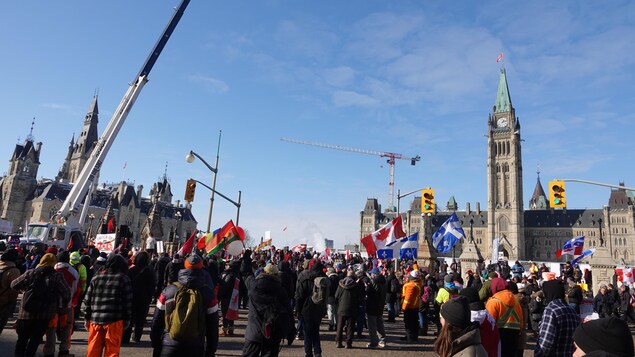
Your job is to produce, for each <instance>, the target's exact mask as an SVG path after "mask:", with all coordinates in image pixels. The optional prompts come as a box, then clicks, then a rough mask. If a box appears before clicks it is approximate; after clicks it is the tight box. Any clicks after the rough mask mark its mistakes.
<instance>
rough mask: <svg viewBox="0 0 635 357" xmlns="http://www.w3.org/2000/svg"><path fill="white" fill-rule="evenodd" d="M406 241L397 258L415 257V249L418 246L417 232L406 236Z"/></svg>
mask: <svg viewBox="0 0 635 357" xmlns="http://www.w3.org/2000/svg"><path fill="white" fill-rule="evenodd" d="M406 239H407V241H406V242H405V243H404V244H403V245H402V246H401V249H400V250H399V259H417V249H418V248H419V232H416V233H415V234H413V235H411V236H410V237H408V238H406Z"/></svg>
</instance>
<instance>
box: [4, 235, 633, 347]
mask: <svg viewBox="0 0 635 357" xmlns="http://www.w3.org/2000/svg"><path fill="white" fill-rule="evenodd" d="M0 252H1V256H0V333H2V330H3V329H4V328H5V327H6V325H7V322H8V321H9V319H11V317H12V316H13V315H14V314H15V312H16V310H17V320H16V323H15V329H16V333H17V342H16V345H15V356H19V357H22V356H35V354H36V352H37V350H38V348H39V347H40V345H41V343H42V342H43V340H44V344H43V347H42V354H43V355H44V356H46V357H48V356H54V355H55V352H56V349H57V352H58V356H60V357H64V356H69V355H70V354H69V351H70V347H71V341H72V340H71V337H72V334H73V332H74V331H75V330H77V329H79V328H81V323H80V322H81V321H83V325H84V328H85V329H86V331H87V332H88V346H87V352H86V355H87V356H89V357H93V356H95V357H97V356H101V355H102V354H103V355H104V356H117V355H118V354H119V351H120V348H121V345H125V344H129V343H136V342H139V341H140V340H141V339H142V337H143V334H144V328H145V327H148V321H147V320H148V315H149V313H150V310H151V307H152V306H155V308H154V311H153V314H152V316H151V321H150V323H149V326H150V334H149V339H150V340H151V342H152V354H153V356H156V357H160V356H164V357H168V356H177V355H188V356H193V357H194V356H201V357H203V356H204V357H211V356H215V354H216V350H217V348H218V344H219V338H221V337H224V336H234V335H236V332H235V325H234V323H235V321H236V320H237V319H238V309H240V308H242V309H247V323H246V328H245V332H244V338H245V343H244V346H243V355H244V356H273V357H275V356H277V355H278V353H279V351H280V350H281V347H282V346H283V345H284V344H289V345H290V344H293V343H294V342H295V343H302V344H303V346H304V354H305V356H306V357H320V356H322V355H323V353H322V343H328V342H325V341H322V335H321V334H320V329H321V328H326V329H328V331H334V332H335V348H343V349H349V348H353V347H357V348H360V347H362V348H368V349H385V348H386V347H387V346H390V344H391V343H396V342H397V341H391V340H390V338H389V337H388V336H387V334H386V324H393V325H395V326H397V328H398V329H399V330H401V331H403V335H402V336H401V337H400V340H401V341H403V342H400V343H407V344H420V343H422V342H421V339H420V337H421V336H429V335H434V337H435V338H434V346H433V348H434V351H435V352H436V353H437V354H438V355H439V356H442V357H446V356H489V357H492V356H504V357H507V356H510V357H511V356H522V355H523V353H524V351H525V350H527V349H529V348H530V347H529V343H530V342H535V347H534V355H535V356H584V355H588V356H633V353H634V352H633V340H632V336H631V332H630V329H629V326H628V324H627V321H628V320H630V321H631V322H635V314H634V313H633V307H634V306H635V295H631V294H630V292H629V287H628V286H626V285H621V286H620V287H619V289H616V288H614V286H613V285H611V284H609V285H607V286H600V287H599V289H598V293H597V294H596V295H595V296H594V297H593V296H592V289H587V287H588V285H586V284H584V282H585V281H586V280H585V278H588V274H590V272H588V271H587V272H581V271H580V270H579V269H578V268H577V267H572V266H571V265H570V264H567V265H565V267H564V268H563V269H562V272H561V274H559V276H556V277H555V278H553V279H550V280H546V279H543V274H542V273H544V272H547V271H548V269H547V267H546V266H544V265H543V266H541V267H538V266H536V265H535V264H533V263H532V264H530V266H529V267H528V268H527V269H525V268H524V267H523V265H521V264H520V263H518V262H516V263H515V264H513V265H512V266H511V267H510V265H508V264H507V262H506V261H501V262H498V263H496V264H491V265H489V266H484V265H483V266H482V269H480V270H479V271H471V270H468V271H466V272H464V273H463V272H462V271H461V266H460V264H459V263H457V262H454V263H453V264H451V265H449V266H448V265H446V264H442V263H441V262H436V263H435V264H431V265H430V266H429V267H419V265H418V263H417V262H416V261H413V260H377V259H372V258H371V259H369V258H362V257H361V256H360V255H354V256H352V257H346V256H344V255H341V254H332V255H330V256H325V255H323V254H320V253H314V252H313V253H312V252H292V251H289V250H275V249H265V250H262V251H258V252H253V251H251V250H249V249H247V250H245V251H244V252H243V253H242V254H241V255H240V256H238V257H227V256H224V255H223V254H214V255H206V254H204V252H192V253H191V254H186V255H185V256H179V254H174V255H173V256H169V255H168V254H166V253H162V254H155V253H154V252H147V251H139V252H133V251H129V250H127V249H125V248H122V249H119V250H118V251H115V252H112V253H109V254H106V253H104V252H99V251H98V250H97V249H95V248H94V247H89V248H88V249H83V250H81V251H75V252H69V251H65V250H60V251H58V249H57V248H55V247H49V248H47V247H44V246H41V245H36V246H34V247H32V248H31V249H26V247H15V248H13V247H3V246H0ZM20 296H21V299H19V297H20ZM585 301H592V302H593V303H592V306H593V310H594V312H595V313H596V314H597V316H596V317H598V318H597V319H594V320H592V321H589V322H584V323H581V315H580V314H581V305H582V304H583V303H584V302H585ZM18 302H20V306H19V308H18V309H16V307H17V306H16V305H17V303H18ZM399 316H401V317H403V329H401V327H398V325H396V324H397V323H398V322H397V321H398V320H397V317H399ZM384 317H386V318H385V319H384ZM430 327H432V330H433V331H432V330H431V329H430ZM361 341H363V342H362V344H361V345H360V342H361ZM354 342H356V343H355V345H354ZM393 346H394V345H393Z"/></svg>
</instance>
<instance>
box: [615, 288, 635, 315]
mask: <svg viewBox="0 0 635 357" xmlns="http://www.w3.org/2000/svg"><path fill="white" fill-rule="evenodd" d="M633 300H634V298H633V296H632V294H631V293H630V292H629V289H628V286H626V284H622V286H621V287H620V305H619V308H618V310H619V313H620V318H621V319H622V320H624V321H627V322H628V319H630V320H631V322H635V313H634V312H633V303H634V302H633Z"/></svg>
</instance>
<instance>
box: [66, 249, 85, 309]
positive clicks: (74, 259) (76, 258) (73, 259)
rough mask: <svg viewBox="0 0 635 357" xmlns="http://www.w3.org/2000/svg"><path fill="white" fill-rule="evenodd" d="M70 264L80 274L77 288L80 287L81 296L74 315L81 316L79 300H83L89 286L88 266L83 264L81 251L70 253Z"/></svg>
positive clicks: (76, 302) (77, 301)
mask: <svg viewBox="0 0 635 357" xmlns="http://www.w3.org/2000/svg"><path fill="white" fill-rule="evenodd" d="M70 254H71V255H70V261H69V263H70V265H71V266H72V267H73V268H75V270H77V273H78V274H79V282H78V283H77V288H78V289H79V296H78V298H77V299H76V301H75V305H73V306H75V307H74V309H75V310H74V316H77V317H79V315H80V314H81V307H82V306H81V304H80V303H79V301H81V300H83V299H84V297H85V295H86V290H87V288H88V285H87V283H88V272H87V271H86V267H85V266H84V264H82V256H81V255H80V254H79V252H77V251H75V252H72V253H70Z"/></svg>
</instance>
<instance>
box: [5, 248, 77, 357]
mask: <svg viewBox="0 0 635 357" xmlns="http://www.w3.org/2000/svg"><path fill="white" fill-rule="evenodd" d="M55 263H57V258H56V257H55V255H53V254H52V253H47V254H44V255H43V256H42V257H41V258H40V263H39V264H38V265H37V267H35V269H30V270H27V271H26V272H25V273H24V274H22V275H20V276H19V277H17V278H16V279H15V280H13V281H12V282H11V288H12V289H14V290H20V291H25V290H29V287H31V286H32V285H34V283H36V281H38V280H39V281H41V280H40V279H43V280H44V283H45V284H46V287H47V289H48V294H50V295H47V296H51V297H54V298H52V299H49V301H47V302H48V304H46V305H43V306H40V308H39V309H38V310H37V311H33V309H30V308H29V307H28V306H27V304H26V301H27V299H22V303H21V305H20V312H19V313H18V320H17V321H16V323H15V331H16V333H17V334H18V340H17V342H16V343H15V355H16V356H35V353H36V351H37V348H38V346H39V345H40V343H41V342H42V337H43V336H44V334H45V333H46V329H47V328H48V324H49V322H50V321H51V319H52V318H53V317H54V316H55V314H56V313H57V310H58V308H59V306H60V305H59V304H61V306H67V305H68V303H69V301H70V300H71V290H70V288H69V286H68V284H67V283H66V281H65V280H64V277H63V276H62V274H60V273H59V272H57V271H55V268H54V267H55ZM23 296H24V295H23ZM55 297H56V298H55Z"/></svg>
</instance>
